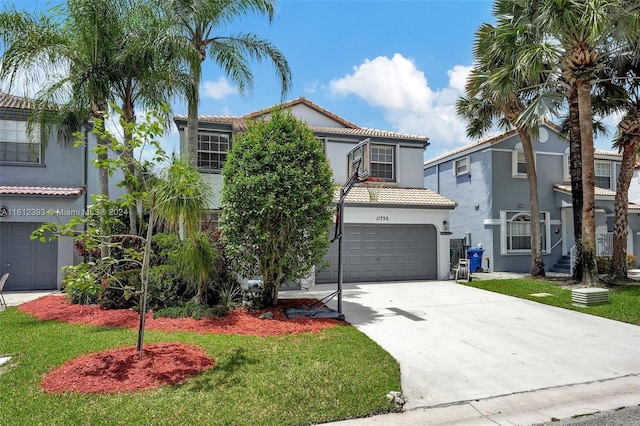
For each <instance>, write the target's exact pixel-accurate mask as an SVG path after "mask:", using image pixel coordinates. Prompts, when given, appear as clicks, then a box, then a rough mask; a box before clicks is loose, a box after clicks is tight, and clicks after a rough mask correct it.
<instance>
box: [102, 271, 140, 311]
mask: <svg viewBox="0 0 640 426" xmlns="http://www.w3.org/2000/svg"><path fill="white" fill-rule="evenodd" d="M141 287H142V286H141V284H140V269H131V270H128V271H120V272H114V273H113V274H111V275H108V276H106V277H104V278H103V280H102V289H101V290H100V294H99V296H98V305H99V306H100V307H101V308H102V309H130V308H133V307H136V306H137V305H138V301H139V297H138V294H139V293H140V289H141Z"/></svg>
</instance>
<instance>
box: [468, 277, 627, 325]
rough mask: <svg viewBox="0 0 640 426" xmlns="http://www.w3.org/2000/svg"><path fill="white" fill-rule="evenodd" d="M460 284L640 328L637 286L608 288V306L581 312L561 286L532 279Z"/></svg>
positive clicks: (569, 291)
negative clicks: (539, 294)
mask: <svg viewBox="0 0 640 426" xmlns="http://www.w3.org/2000/svg"><path fill="white" fill-rule="evenodd" d="M463 284H466V285H468V286H471V287H476V288H481V289H483V290H489V291H494V292H496V293H502V294H507V295H509V296H515V297H520V298H522V299H528V300H533V301H535V302H539V303H544V304H547V305H553V306H559V307H561V308H566V309H571V310H574V311H579V312H584V313H587V314H591V315H597V316H601V317H605V318H609V319H612V320H616V321H622V322H628V323H630V324H635V325H640V285H620V286H615V287H612V288H609V300H610V301H611V304H609V305H602V306H593V307H590V308H580V307H577V306H573V305H572V304H571V290H570V289H567V288H562V287H561V286H560V284H561V283H560V282H553V281H545V280H534V279H505V280H486V281H484V280H474V281H472V282H470V283H463ZM537 293H549V294H551V296H546V297H536V296H532V295H533V294H537Z"/></svg>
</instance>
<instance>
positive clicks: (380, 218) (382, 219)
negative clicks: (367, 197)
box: [376, 216, 389, 222]
mask: <svg viewBox="0 0 640 426" xmlns="http://www.w3.org/2000/svg"><path fill="white" fill-rule="evenodd" d="M376 222H389V216H376Z"/></svg>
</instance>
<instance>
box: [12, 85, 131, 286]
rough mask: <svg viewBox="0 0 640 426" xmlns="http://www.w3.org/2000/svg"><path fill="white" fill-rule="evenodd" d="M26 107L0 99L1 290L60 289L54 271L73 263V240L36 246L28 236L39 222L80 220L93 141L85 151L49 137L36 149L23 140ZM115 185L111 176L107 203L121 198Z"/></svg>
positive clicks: (35, 138) (92, 183)
mask: <svg viewBox="0 0 640 426" xmlns="http://www.w3.org/2000/svg"><path fill="white" fill-rule="evenodd" d="M31 107H32V102H31V101H30V100H28V99H24V98H19V97H15V96H11V95H7V94H0V274H4V273H5V272H9V274H10V277H9V280H8V281H7V284H6V288H5V289H6V290H41V289H57V288H60V284H61V279H62V275H61V271H60V268H61V267H63V266H65V265H73V264H74V261H75V260H76V259H74V244H73V240H72V239H70V238H66V239H63V240H57V241H51V242H47V243H42V242H40V241H38V240H31V239H30V238H29V237H30V235H31V233H32V232H33V231H34V230H35V229H37V228H38V227H40V225H42V224H43V223H45V222H57V221H59V222H61V223H66V222H67V221H68V220H69V219H70V218H71V217H72V216H79V215H84V213H85V212H86V208H87V206H88V205H90V204H92V198H91V194H95V193H97V192H98V190H97V188H98V185H97V172H96V170H95V169H94V168H93V165H92V164H90V159H91V158H92V154H91V153H90V150H91V145H92V143H93V144H94V145H95V141H94V140H93V138H92V137H91V136H89V137H88V139H89V141H90V142H89V148H86V147H79V148H74V147H73V144H72V143H70V144H68V145H61V144H59V143H58V141H57V140H56V136H55V135H52V136H51V137H50V138H49V140H48V141H47V143H46V144H41V143H40V138H39V135H37V134H36V135H32V137H31V138H29V135H27V131H26V124H27V118H28V116H29V110H30V109H31ZM92 141H93V142H92ZM116 181H117V174H116V176H115V177H112V178H111V185H110V186H111V187H112V189H111V190H112V193H111V194H110V195H111V196H112V198H113V197H115V196H117V195H118V194H119V193H121V189H120V188H116V187H115V183H116ZM50 210H55V211H58V212H59V214H58V215H51V214H50V213H49V211H50Z"/></svg>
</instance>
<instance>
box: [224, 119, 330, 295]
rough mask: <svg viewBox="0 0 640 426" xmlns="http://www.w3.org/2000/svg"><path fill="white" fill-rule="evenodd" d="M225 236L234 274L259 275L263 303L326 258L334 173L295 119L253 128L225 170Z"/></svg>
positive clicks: (235, 146)
mask: <svg viewBox="0 0 640 426" xmlns="http://www.w3.org/2000/svg"><path fill="white" fill-rule="evenodd" d="M223 175H224V181H223V182H224V183H223V191H222V207H223V213H222V218H221V229H222V235H223V238H224V240H225V242H226V250H227V253H228V255H229V257H230V259H231V262H232V265H233V266H234V268H235V270H236V272H238V273H239V274H241V275H242V276H245V277H253V276H257V275H260V276H261V278H262V283H263V291H262V294H261V299H262V300H261V301H262V303H263V305H264V306H272V305H275V304H276V302H277V300H278V290H279V288H280V285H281V284H282V283H283V282H285V281H288V280H295V279H299V278H302V277H304V276H305V275H307V274H308V273H309V271H310V270H311V269H312V268H313V267H314V266H315V265H317V264H318V263H320V262H321V261H322V258H323V256H324V255H325V253H326V251H327V248H328V245H329V241H328V238H327V232H328V229H329V225H330V224H331V220H332V217H333V212H332V209H331V201H332V194H333V186H332V180H333V179H332V172H331V167H330V166H329V162H328V160H327V157H326V155H325V153H324V149H323V146H322V143H321V142H320V141H319V140H318V139H317V138H316V137H315V135H314V133H313V131H311V129H309V127H308V126H306V125H305V124H304V123H302V122H300V121H299V120H298V119H297V118H296V117H294V116H293V115H292V114H290V113H283V112H276V113H274V114H273V116H272V117H271V118H270V119H269V120H265V121H256V122H251V123H249V128H248V130H247V131H246V133H244V134H243V135H241V136H240V137H238V139H236V140H235V141H234V144H233V147H232V149H231V152H230V153H229V157H228V158H227V162H226V164H225V165H224V169H223Z"/></svg>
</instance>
